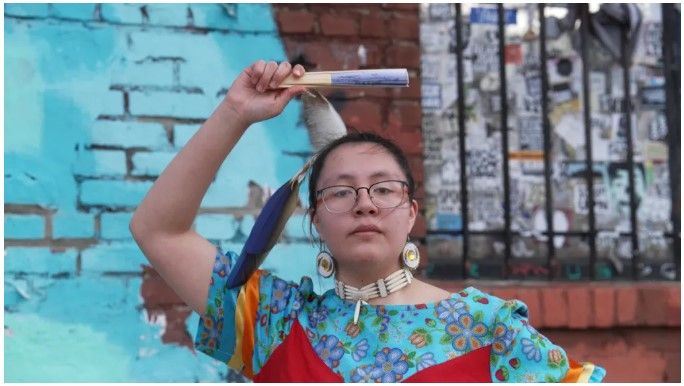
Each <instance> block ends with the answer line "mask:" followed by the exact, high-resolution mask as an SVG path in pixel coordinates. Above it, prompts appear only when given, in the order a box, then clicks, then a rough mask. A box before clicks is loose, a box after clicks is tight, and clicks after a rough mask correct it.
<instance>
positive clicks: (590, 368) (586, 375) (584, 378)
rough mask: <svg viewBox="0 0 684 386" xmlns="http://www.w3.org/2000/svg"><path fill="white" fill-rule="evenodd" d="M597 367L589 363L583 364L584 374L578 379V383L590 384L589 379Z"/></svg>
mask: <svg viewBox="0 0 684 386" xmlns="http://www.w3.org/2000/svg"><path fill="white" fill-rule="evenodd" d="M595 367H596V366H594V364H593V363H589V362H584V363H582V373H581V374H580V375H579V377H578V378H577V382H582V383H587V382H589V379H590V378H591V374H592V373H593V372H594V368H595Z"/></svg>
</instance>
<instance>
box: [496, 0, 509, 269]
mask: <svg viewBox="0 0 684 386" xmlns="http://www.w3.org/2000/svg"><path fill="white" fill-rule="evenodd" d="M497 10H498V13H499V84H500V85H501V86H500V89H499V92H500V94H499V95H500V98H501V101H500V104H501V128H500V129H501V156H502V159H501V162H502V164H503V190H504V197H503V199H504V202H503V204H504V229H505V230H506V233H505V235H504V241H505V243H506V250H505V255H504V270H503V272H504V275H503V276H504V279H507V278H508V273H509V272H508V271H509V269H508V261H509V259H510V258H511V198H510V180H509V175H508V98H507V90H506V58H505V51H504V50H505V47H506V46H505V32H506V31H505V23H506V19H505V18H506V15H505V11H504V7H503V4H501V3H499V4H497Z"/></svg>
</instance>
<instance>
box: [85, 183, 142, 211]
mask: <svg viewBox="0 0 684 386" xmlns="http://www.w3.org/2000/svg"><path fill="white" fill-rule="evenodd" d="M151 187H152V182H148V181H144V182H142V181H107V180H103V181H99V180H87V181H83V182H82V183H81V189H80V192H79V202H80V203H81V204H82V205H102V206H106V207H119V206H126V207H136V206H138V204H140V201H142V199H143V197H145V194H146V193H147V192H148V191H149V190H150V188H151Z"/></svg>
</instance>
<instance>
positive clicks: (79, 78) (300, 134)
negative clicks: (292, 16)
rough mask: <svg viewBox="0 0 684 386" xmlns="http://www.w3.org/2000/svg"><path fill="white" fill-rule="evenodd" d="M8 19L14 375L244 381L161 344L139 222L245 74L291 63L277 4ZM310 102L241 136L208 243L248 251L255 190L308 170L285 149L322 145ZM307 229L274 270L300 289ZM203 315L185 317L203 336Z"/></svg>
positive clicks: (34, 9)
mask: <svg viewBox="0 0 684 386" xmlns="http://www.w3.org/2000/svg"><path fill="white" fill-rule="evenodd" d="M4 18H5V19H4V21H5V26H4V33H5V73H6V76H5V95H6V98H5V106H4V107H5V220H4V225H5V259H4V269H5V273H4V278H5V287H4V289H5V299H4V300H5V314H4V315H5V380H6V381H34V382H49V381H61V382H72V381H93V382H109V381H126V382H148V381H149V382H152V381H156V382H164V381H184V382H194V381H223V380H226V379H234V378H231V377H232V375H230V374H229V373H228V370H227V368H226V366H225V365H224V364H222V363H218V362H216V361H214V360H212V359H211V358H208V357H206V356H204V355H202V354H198V353H196V352H194V351H193V350H191V349H189V348H188V347H184V346H182V345H179V344H165V343H163V342H162V341H161V338H160V337H161V335H162V334H163V333H164V331H165V330H166V329H167V328H168V326H167V322H166V319H165V318H164V317H159V316H158V315H157V316H155V315H156V314H155V315H153V314H150V313H149V312H148V311H147V309H146V308H145V306H144V303H145V302H146V299H144V298H143V295H142V293H141V285H142V284H143V283H144V281H145V280H146V278H145V275H143V272H142V265H144V264H146V263H147V261H146V260H145V258H144V256H143V255H142V253H141V251H140V250H139V249H138V247H137V246H136V244H135V243H134V242H133V240H132V238H131V236H130V233H129V231H128V222H129V221H130V218H131V214H132V212H133V211H134V210H135V208H136V206H137V205H138V203H139V202H140V200H141V199H142V198H143V197H144V195H145V193H146V192H147V191H148V190H149V188H150V187H151V185H152V183H153V181H154V179H155V178H156V177H157V176H158V175H159V173H160V172H161V171H162V170H163V168H164V167H165V166H166V165H167V164H168V162H169V161H170V159H171V158H172V157H173V156H174V155H175V154H176V152H178V151H179V150H180V149H181V148H182V147H183V146H184V145H185V143H187V141H188V139H189V138H190V137H191V136H192V135H193V134H194V132H196V131H197V129H198V128H199V127H200V125H201V123H202V121H203V120H204V119H206V118H207V117H208V115H209V114H210V113H211V112H212V111H213V109H214V108H215V106H216V105H217V104H218V103H219V101H220V100H221V98H222V97H223V93H225V89H226V88H227V87H228V86H229V85H230V83H231V82H232V80H233V79H234V78H235V77H236V76H237V74H238V73H239V71H240V70H242V68H244V67H245V66H247V65H249V64H250V63H252V62H253V61H255V60H257V59H260V58H266V59H275V60H284V59H286V58H285V53H284V49H283V45H282V42H281V41H280V39H279V37H278V35H277V28H276V25H275V23H274V20H273V15H272V12H271V8H270V6H269V5H268V4H237V5H235V4H232V5H228V4H224V5H220V4H192V5H185V4H173V5H166V4H103V5H96V4H5V6H4ZM198 32H201V33H198ZM300 108H301V106H300V105H299V103H298V102H295V103H291V104H290V106H288V107H287V109H286V110H285V112H284V113H283V114H282V115H280V116H279V117H277V118H274V119H272V120H269V121H266V122H261V123H259V124H256V125H254V127H252V128H251V129H250V130H249V131H248V133H247V134H246V135H245V136H244V138H243V140H242V141H241V142H240V143H239V145H238V146H237V147H236V148H235V150H234V152H233V153H232V154H231V156H230V157H229V159H228V160H227V161H226V162H225V163H224V165H223V167H222V168H221V169H220V171H219V173H218V175H217V177H216V179H215V181H214V183H213V184H212V186H211V188H210V189H209V192H208V194H207V197H206V198H205V199H204V201H203V203H202V206H203V208H204V209H213V210H216V209H220V214H213V213H212V214H209V213H203V214H201V215H200V216H198V218H197V221H196V225H195V226H196V230H197V231H198V232H199V233H200V234H203V235H204V236H205V237H207V238H209V239H211V240H212V241H213V242H215V243H216V244H217V245H218V246H220V247H221V248H223V249H231V250H238V251H239V250H240V249H241V248H242V243H243V242H244V239H245V237H246V235H247V234H249V231H250V230H251V228H252V226H253V225H254V216H255V214H256V212H257V211H256V210H255V209H253V208H250V207H247V204H248V193H249V183H250V181H253V183H256V184H257V185H259V186H260V187H261V188H263V189H264V190H265V191H268V190H269V189H271V190H273V189H275V188H277V187H278V186H279V185H280V184H282V183H283V182H284V181H286V179H287V178H289V177H290V176H291V175H292V174H293V173H294V172H295V171H296V170H297V169H298V168H299V167H301V165H302V160H301V158H298V157H293V156H289V155H287V153H288V152H302V151H304V152H306V151H310V145H309V143H308V137H307V134H306V130H305V129H304V128H303V127H302V126H300V125H299V124H298V118H299V112H300ZM257 158H258V162H256V159H257ZM304 192H305V189H303V190H302V194H301V199H302V201H303V202H306V200H305V198H306V196H305V193H304ZM303 220H304V218H303V217H302V216H301V215H298V216H295V217H293V219H292V220H291V221H290V223H288V225H287V227H286V230H285V232H284V237H283V242H282V243H281V244H279V245H277V246H276V247H275V249H274V252H273V253H272V254H271V256H270V257H269V258H268V259H267V260H266V262H265V263H264V264H265V267H266V268H268V269H271V270H273V271H274V272H275V273H277V274H279V275H281V276H283V277H285V278H287V279H291V280H296V281H298V280H299V278H300V277H301V276H302V275H309V276H312V275H315V270H314V261H313V260H314V256H315V253H316V250H315V248H314V247H313V246H312V245H311V244H310V243H309V242H308V241H307V233H306V232H307V231H305V230H304V229H307V230H308V224H307V223H305V222H304V221H303ZM293 263H294V264H293ZM317 285H318V286H319V287H320V288H329V286H330V283H328V282H323V281H319V282H318V283H317ZM163 315H164V314H162V316H163ZM197 321H198V316H197V315H195V314H191V316H190V317H188V318H187V320H185V324H186V326H187V330H188V333H189V334H191V335H193V336H194V333H195V328H196V324H197ZM36 363H40V364H41V365H40V371H36ZM83 363H88V366H83Z"/></svg>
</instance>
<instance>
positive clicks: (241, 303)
mask: <svg viewBox="0 0 684 386" xmlns="http://www.w3.org/2000/svg"><path fill="white" fill-rule="evenodd" d="M244 308H245V287H244V286H243V287H242V288H241V289H240V294H239V295H238V299H237V305H236V306H235V349H234V350H233V356H232V357H231V358H230V360H229V361H228V366H229V367H230V368H232V369H234V370H236V371H242V367H243V366H244V362H243V361H242V336H243V330H244V315H243V313H244V312H243V310H244Z"/></svg>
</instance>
